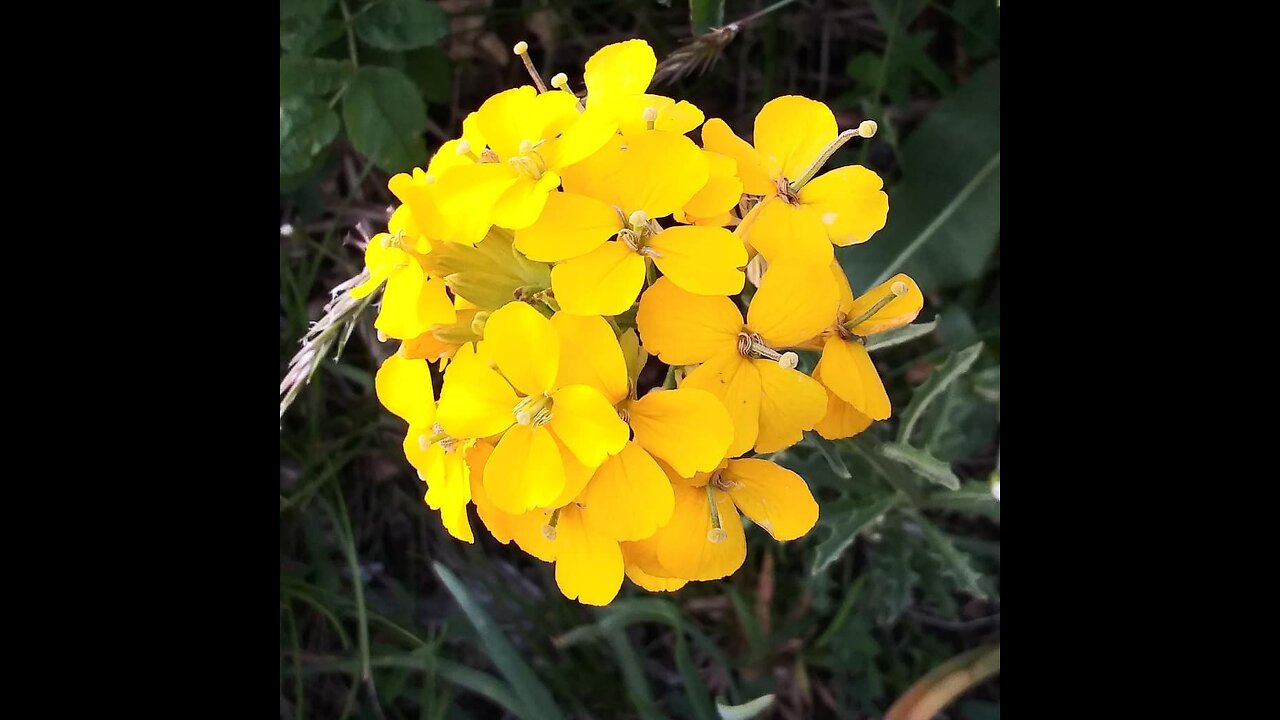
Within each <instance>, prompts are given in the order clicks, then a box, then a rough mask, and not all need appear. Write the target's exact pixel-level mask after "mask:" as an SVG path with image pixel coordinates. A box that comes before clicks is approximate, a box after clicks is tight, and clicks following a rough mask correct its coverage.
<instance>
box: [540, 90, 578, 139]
mask: <svg viewBox="0 0 1280 720" xmlns="http://www.w3.org/2000/svg"><path fill="white" fill-rule="evenodd" d="M533 108H534V112H535V114H536V117H535V118H534V121H535V122H536V125H537V127H538V130H537V135H536V136H533V135H531V136H529V142H537V141H538V140H540V139H550V138H553V137H555V136H557V135H559V134H560V133H562V132H565V131H566V129H567V128H569V127H571V126H572V125H573V124H574V123H575V122H576V121H577V120H578V118H579V117H580V115H579V113H578V98H577V97H575V96H574V95H573V94H572V93H567V92H565V91H563V90H548V91H547V92H543V93H538V95H537V97H535V98H534V99H533Z"/></svg>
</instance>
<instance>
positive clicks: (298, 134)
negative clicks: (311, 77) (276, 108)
mask: <svg viewBox="0 0 1280 720" xmlns="http://www.w3.org/2000/svg"><path fill="white" fill-rule="evenodd" d="M338 125H339V123H338V116H337V115H336V114H335V113H334V112H333V110H331V109H329V106H328V105H326V104H325V103H324V101H323V100H320V99H318V98H303V97H286V98H283V99H281V100H280V174H281V175H292V174H294V173H301V172H305V171H306V170H307V169H308V168H310V167H311V161H312V158H314V157H315V156H317V155H319V154H320V153H321V152H322V151H323V150H324V149H325V148H326V147H328V146H329V143H331V142H333V139H334V138H335V137H337V135H338Z"/></svg>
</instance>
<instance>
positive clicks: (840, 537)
mask: <svg viewBox="0 0 1280 720" xmlns="http://www.w3.org/2000/svg"><path fill="white" fill-rule="evenodd" d="M901 501H902V496H901V495H897V494H894V495H887V496H885V497H882V498H880V499H879V500H877V501H875V502H873V503H871V504H870V505H867V506H865V507H862V508H859V509H857V510H854V511H853V512H851V513H849V514H848V515H846V516H845V517H844V518H841V519H840V520H839V521H837V522H836V523H835V524H833V525H832V526H831V535H830V536H829V537H827V539H826V540H823V541H822V542H821V543H818V546H817V547H816V548H814V551H813V569H812V570H811V571H810V572H809V574H810V575H817V574H819V573H821V572H822V571H824V570H826V569H827V568H828V567H829V566H830V565H831V563H833V562H835V561H836V560H837V559H839V557H840V556H841V555H843V554H844V551H845V550H848V549H849V546H850V545H852V544H853V540H854V538H856V537H857V536H858V533H860V532H862V531H863V530H865V529H867V526H868V525H870V524H871V523H872V522H874V521H875V520H876V518H878V517H880V516H881V515H884V514H885V513H886V512H888V511H889V510H891V509H893V508H894V507H895V506H897V504H898V503H899V502H901Z"/></svg>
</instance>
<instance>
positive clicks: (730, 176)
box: [672, 150, 742, 227]
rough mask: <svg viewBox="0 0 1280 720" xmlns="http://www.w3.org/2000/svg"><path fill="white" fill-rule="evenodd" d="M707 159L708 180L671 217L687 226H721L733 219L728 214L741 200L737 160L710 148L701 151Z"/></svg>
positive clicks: (740, 182) (728, 223)
mask: <svg viewBox="0 0 1280 720" xmlns="http://www.w3.org/2000/svg"><path fill="white" fill-rule="evenodd" d="M702 154H703V156H705V157H706V158H707V169H708V175H707V182H706V184H705V185H703V186H702V189H701V190H699V191H698V192H697V194H695V195H694V196H693V197H692V198H690V199H689V201H688V202H686V203H685V204H684V207H682V208H680V209H679V210H676V211H675V214H674V215H673V216H672V217H674V218H675V219H676V221H677V222H682V223H688V224H690V225H709V226H712V227H724V226H726V225H731V224H733V222H734V217H733V215H732V214H731V213H730V211H732V210H733V209H734V208H735V207H737V205H738V202H739V201H740V200H741V199H742V180H741V179H740V178H739V177H738V163H737V162H736V161H734V159H733V158H731V157H729V156H727V155H721V154H720V153H714V152H711V151H710V150H703V151H702Z"/></svg>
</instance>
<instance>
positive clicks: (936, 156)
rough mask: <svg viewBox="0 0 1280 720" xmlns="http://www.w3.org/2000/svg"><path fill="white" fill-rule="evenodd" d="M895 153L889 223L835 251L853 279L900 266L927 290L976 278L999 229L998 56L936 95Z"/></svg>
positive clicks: (871, 278) (872, 279)
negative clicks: (897, 176) (851, 249)
mask: <svg viewBox="0 0 1280 720" xmlns="http://www.w3.org/2000/svg"><path fill="white" fill-rule="evenodd" d="M901 156H902V175H903V180H902V181H901V182H900V183H898V184H897V185H896V186H894V187H892V188H890V189H889V191H888V193H889V204H890V210H889V220H888V223H887V224H886V225H885V228H884V229H883V230H881V231H880V232H879V233H877V234H876V237H875V240H874V242H870V243H866V244H865V245H860V246H858V250H859V252H856V253H848V254H845V255H844V256H843V257H842V259H841V262H842V264H844V267H845V270H846V272H848V273H849V278H850V281H851V283H852V284H853V286H854V287H874V286H875V285H877V284H878V283H879V282H882V281H883V280H884V279H887V278H889V277H891V276H892V275H893V274H894V273H896V272H905V273H907V274H908V275H910V276H911V277H912V278H913V279H914V280H915V281H916V282H917V283H918V284H919V285H920V288H921V289H922V290H924V291H925V292H926V293H931V292H936V291H938V290H941V289H945V288H948V287H953V286H956V285H960V284H964V283H967V282H972V281H974V280H976V279H978V278H980V277H981V276H982V274H983V272H984V270H985V268H986V265H987V261H988V259H989V258H990V256H991V253H992V252H993V251H994V249H995V247H996V242H997V239H998V237H999V233H1000V62H999V61H998V60H997V61H993V62H991V63H988V64H987V65H985V66H984V67H983V68H982V69H980V70H978V71H977V72H976V73H975V74H974V75H973V77H972V78H970V79H969V81H968V82H967V83H965V84H964V85H962V86H961V87H960V88H959V89H958V90H956V92H955V93H954V94H953V95H951V96H950V97H948V98H946V99H945V100H943V101H942V102H941V103H939V104H938V107H937V108H936V109H935V110H934V111H933V112H932V113H930V114H929V116H928V117H926V118H925V119H924V120H923V121H922V122H921V123H920V126H919V127H918V128H916V130H915V131H914V132H912V133H911V134H910V136H908V137H907V138H906V140H905V142H903V144H902V153H901ZM877 268H879V269H881V272H880V273H879V274H878V276H879V277H880V279H879V280H877V279H876V277H877V273H876V272H875V270H876V269H877Z"/></svg>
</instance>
